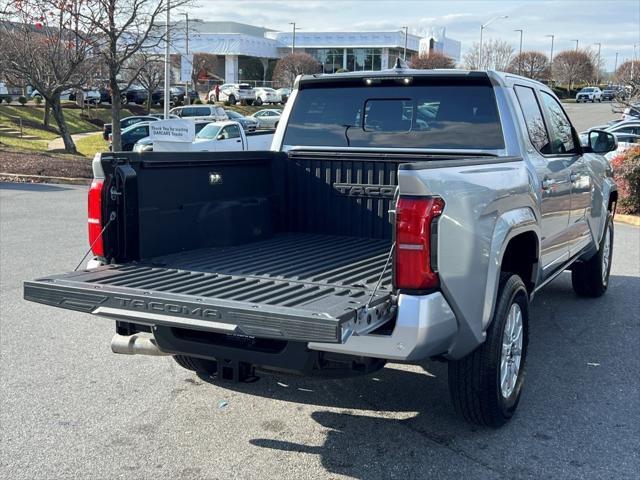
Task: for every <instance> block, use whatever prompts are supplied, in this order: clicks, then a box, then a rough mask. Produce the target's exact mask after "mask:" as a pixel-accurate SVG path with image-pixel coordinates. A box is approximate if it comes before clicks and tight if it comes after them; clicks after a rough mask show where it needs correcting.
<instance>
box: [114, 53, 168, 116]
mask: <svg viewBox="0 0 640 480" xmlns="http://www.w3.org/2000/svg"><path fill="white" fill-rule="evenodd" d="M124 73H125V76H124V78H125V79H126V81H127V83H133V82H137V83H139V84H140V85H141V86H142V87H143V88H144V89H145V90H146V91H147V113H149V112H150V111H151V105H152V104H153V98H152V97H153V92H155V91H156V90H157V89H158V88H159V87H160V85H161V84H162V82H163V80H164V59H163V58H162V57H161V56H160V55H158V54H155V53H151V52H148V51H141V52H139V53H137V54H136V55H135V56H133V57H131V59H130V60H129V61H128V62H127V65H126V66H125V67H124Z"/></svg>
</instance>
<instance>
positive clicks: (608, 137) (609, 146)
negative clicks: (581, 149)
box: [585, 130, 618, 153]
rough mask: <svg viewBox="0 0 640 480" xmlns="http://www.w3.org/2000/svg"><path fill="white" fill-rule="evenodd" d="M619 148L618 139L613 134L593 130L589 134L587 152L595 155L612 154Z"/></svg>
mask: <svg viewBox="0 0 640 480" xmlns="http://www.w3.org/2000/svg"><path fill="white" fill-rule="evenodd" d="M617 148H618V139H617V138H616V136H615V135H614V134H612V133H609V132H605V131H604V130H591V131H590V132H589V133H588V143H587V147H586V148H585V150H587V152H593V153H607V152H612V151H614V150H616V149H617Z"/></svg>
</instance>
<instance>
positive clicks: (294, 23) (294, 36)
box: [289, 22, 296, 53]
mask: <svg viewBox="0 0 640 480" xmlns="http://www.w3.org/2000/svg"><path fill="white" fill-rule="evenodd" d="M289 25H293V38H292V40H291V53H293V51H294V50H295V48H296V22H289Z"/></svg>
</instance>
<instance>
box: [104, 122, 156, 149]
mask: <svg viewBox="0 0 640 480" xmlns="http://www.w3.org/2000/svg"><path fill="white" fill-rule="evenodd" d="M149 123H150V122H138V123H134V124H133V125H131V126H130V127H127V128H125V129H124V130H122V132H120V144H121V149H120V151H121V152H130V151H132V150H133V146H134V145H135V144H136V143H137V142H138V141H139V140H142V139H143V138H145V137H148V136H149ZM111 140H112V139H111V134H109V150H111V148H112V147H111Z"/></svg>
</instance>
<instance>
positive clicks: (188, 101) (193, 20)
mask: <svg viewBox="0 0 640 480" xmlns="http://www.w3.org/2000/svg"><path fill="white" fill-rule="evenodd" d="M180 15H184V18H185V23H186V27H185V30H186V37H185V49H186V55H187V57H188V56H189V14H188V13H181V14H180ZM191 21H192V22H196V23H198V22H202V20H198V19H192V20H191ZM191 73H193V60H192V61H191ZM185 83H186V88H185V89H186V93H185V101H186V103H187V105H189V104H191V95H189V86H190V85H191V82H190V81H189V80H187V81H186V82H185ZM194 88H195V87H194Z"/></svg>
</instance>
